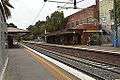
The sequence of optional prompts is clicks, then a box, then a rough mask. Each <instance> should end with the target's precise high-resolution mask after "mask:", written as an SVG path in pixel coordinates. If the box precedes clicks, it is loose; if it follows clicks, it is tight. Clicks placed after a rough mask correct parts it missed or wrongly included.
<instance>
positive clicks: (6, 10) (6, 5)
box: [1, 0, 14, 19]
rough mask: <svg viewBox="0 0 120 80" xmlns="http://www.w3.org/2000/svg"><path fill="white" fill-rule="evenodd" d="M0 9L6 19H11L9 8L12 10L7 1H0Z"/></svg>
mask: <svg viewBox="0 0 120 80" xmlns="http://www.w3.org/2000/svg"><path fill="white" fill-rule="evenodd" d="M1 3H2V7H3V10H4V13H5V17H6V18H7V19H8V18H9V17H11V11H10V9H9V8H14V7H13V6H12V5H11V4H10V3H9V0H1Z"/></svg>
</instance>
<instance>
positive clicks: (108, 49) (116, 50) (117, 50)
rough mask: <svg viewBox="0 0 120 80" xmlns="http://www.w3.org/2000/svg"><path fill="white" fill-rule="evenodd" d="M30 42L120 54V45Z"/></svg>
mask: <svg viewBox="0 0 120 80" xmlns="http://www.w3.org/2000/svg"><path fill="white" fill-rule="evenodd" d="M28 42H30V43H37V44H44V45H52V46H60V47H66V48H73V49H82V50H88V51H94V52H108V53H113V54H114V53H115V54H120V47H119V48H115V47H112V46H105V45H104V46H93V45H92V46H87V45H57V44H48V43H45V42H34V41H28Z"/></svg>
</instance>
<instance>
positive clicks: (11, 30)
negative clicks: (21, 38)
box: [7, 27, 29, 33]
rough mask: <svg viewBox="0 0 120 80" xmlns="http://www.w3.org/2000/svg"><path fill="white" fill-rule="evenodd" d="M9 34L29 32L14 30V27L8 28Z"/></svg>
mask: <svg viewBox="0 0 120 80" xmlns="http://www.w3.org/2000/svg"><path fill="white" fill-rule="evenodd" d="M7 32H8V33H28V32H29V31H27V30H24V29H19V28H14V27H7Z"/></svg>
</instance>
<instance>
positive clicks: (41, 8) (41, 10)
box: [32, 3, 46, 24]
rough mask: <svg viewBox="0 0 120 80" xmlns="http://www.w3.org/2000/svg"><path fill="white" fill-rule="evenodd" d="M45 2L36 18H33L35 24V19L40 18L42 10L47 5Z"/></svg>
mask: <svg viewBox="0 0 120 80" xmlns="http://www.w3.org/2000/svg"><path fill="white" fill-rule="evenodd" d="M45 4H46V3H44V4H43V6H42V7H41V9H40V11H39V12H38V14H37V16H36V17H35V19H34V20H33V22H32V24H34V22H35V20H36V19H37V18H38V16H39V15H40V13H41V12H42V10H43V8H44V7H45Z"/></svg>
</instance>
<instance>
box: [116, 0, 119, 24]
mask: <svg viewBox="0 0 120 80" xmlns="http://www.w3.org/2000/svg"><path fill="white" fill-rule="evenodd" d="M116 2H117V4H116V5H117V19H118V22H119V23H120V0H116Z"/></svg>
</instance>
